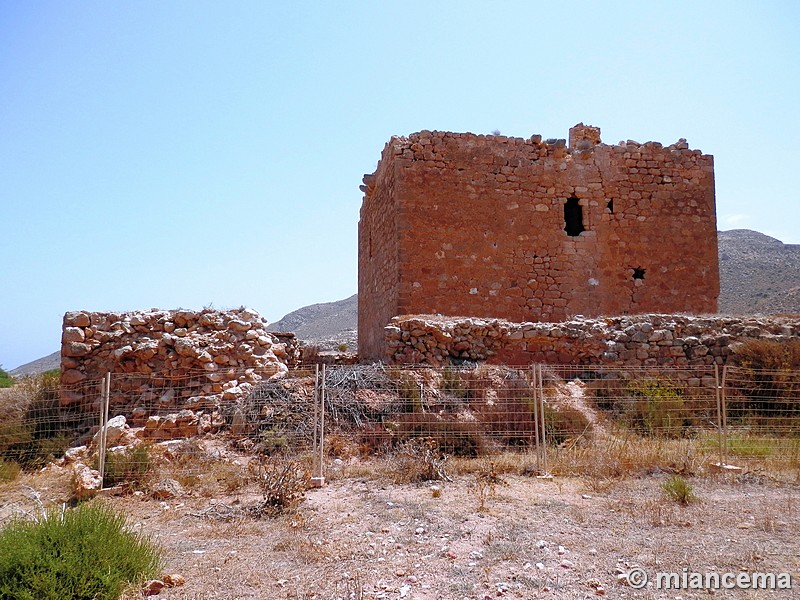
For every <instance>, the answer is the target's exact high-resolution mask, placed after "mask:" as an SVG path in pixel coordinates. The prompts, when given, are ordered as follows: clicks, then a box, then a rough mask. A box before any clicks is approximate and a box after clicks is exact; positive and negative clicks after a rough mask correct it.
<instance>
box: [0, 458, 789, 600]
mask: <svg viewBox="0 0 800 600" xmlns="http://www.w3.org/2000/svg"><path fill="white" fill-rule="evenodd" d="M344 475H346V474H345V473H342V474H340V476H339V477H340V478H338V479H334V480H333V481H330V482H329V483H328V484H327V485H326V486H325V487H323V488H321V489H316V490H311V491H309V492H308V494H307V498H306V501H305V502H304V503H302V504H301V506H300V508H299V510H298V511H297V512H296V513H295V514H292V515H284V516H281V517H278V518H272V519H270V518H264V519H253V518H251V517H245V516H241V515H240V514H239V516H237V513H238V512H240V511H238V507H244V506H248V505H250V504H252V503H253V502H254V501H255V500H256V499H257V496H256V495H255V493H254V492H255V491H254V490H253V489H252V488H247V487H245V488H242V489H240V490H238V491H237V492H236V493H234V494H232V495H230V496H220V497H216V498H211V497H205V496H202V495H198V494H195V493H193V492H188V493H187V494H185V495H183V496H181V497H177V498H173V499H171V500H168V501H158V500H155V499H152V498H150V497H148V496H147V495H146V494H143V495H139V496H133V495H128V496H124V497H114V498H109V499H107V500H106V501H108V502H111V503H112V504H113V505H114V506H115V507H116V508H118V509H119V510H122V511H124V512H125V513H126V514H127V515H128V518H129V524H130V526H131V527H132V528H133V529H134V530H136V531H140V532H142V533H144V534H146V535H149V536H152V537H153V539H155V540H156V541H157V542H158V543H159V544H161V545H162V547H163V548H164V553H165V554H164V558H165V567H166V568H165V572H167V573H180V574H181V575H183V576H184V577H185V578H186V584H185V585H184V586H181V587H176V588H171V589H165V590H164V591H162V592H161V594H160V595H159V596H157V597H159V598H165V599H167V598H169V599H172V600H177V599H189V598H191V599H198V600H199V599H201V598H203V599H205V598H209V599H212V598H219V599H226V600H235V599H245V598H248V599H249V598H291V599H294V598H321V599H327V600H332V599H336V598H342V599H345V598H386V599H399V598H407V599H409V600H411V599H418V600H423V599H424V600H428V599H439V598H441V599H450V598H452V599H481V600H483V599H486V598H597V597H600V592H602V595H603V596H604V597H608V598H648V599H649V598H652V599H655V598H670V599H675V600H677V599H679V598H683V599H688V598H707V597H708V596H709V595H710V594H709V592H708V591H706V590H702V591H698V590H656V589H654V588H653V587H649V588H645V589H643V590H635V589H632V588H631V587H630V586H629V585H625V581H624V579H625V577H624V574H625V573H628V572H630V571H631V569H633V568H636V567H641V568H643V569H645V570H646V571H647V572H648V574H650V575H651V577H654V576H655V573H656V572H657V571H660V572H673V571H674V572H678V573H681V572H682V570H683V569H687V570H688V571H690V572H718V573H724V572H735V573H738V572H740V571H744V572H776V573H780V572H790V573H791V574H792V576H793V578H794V584H795V588H796V589H795V590H790V591H775V592H766V591H752V590H750V591H745V590H719V591H716V592H715V593H714V594H713V595H714V596H715V597H720V598H761V597H775V598H798V597H800V574H799V573H798V571H800V542H798V534H800V487H799V486H797V485H788V484H779V483H775V482H772V481H770V480H767V479H762V478H758V477H755V476H743V477H739V478H738V479H726V478H722V477H719V478H713V477H704V478H692V479H690V481H691V483H692V484H693V486H694V490H695V492H696V494H697V496H698V501H697V502H694V503H692V504H690V505H688V506H682V505H679V504H676V503H675V502H673V501H671V500H668V499H666V498H665V496H664V493H663V491H662V489H661V487H660V486H661V483H662V482H663V480H664V479H665V477H666V476H649V477H646V478H627V479H623V480H604V481H602V482H600V481H596V480H591V479H579V478H554V479H549V480H548V479H538V478H535V477H524V476H518V475H502V476H501V480H502V481H499V482H498V483H497V484H496V485H494V486H493V487H492V486H488V487H487V486H484V487H483V488H481V487H480V486H478V485H477V481H478V480H477V478H476V476H475V475H474V474H464V475H458V476H456V477H455V478H454V481H453V482H441V483H437V484H435V485H436V486H438V488H439V490H440V495H439V497H436V493H435V491H434V488H433V487H432V486H433V485H434V484H431V483H420V484H404V485H398V484H393V483H389V482H387V481H385V480H383V481H382V480H381V479H374V478H372V477H369V478H362V477H354V476H347V477H345V476H344ZM63 479H64V478H63V477H61V478H60V479H59V478H58V477H54V476H50V477H49V479H47V478H45V476H44V475H36V476H25V477H22V478H20V479H19V480H18V481H17V482H15V483H14V484H6V486H4V487H3V488H2V489H0V520H1V519H3V518H7V517H8V516H9V515H11V514H22V513H23V512H24V511H25V510H29V511H32V510H33V508H34V506H35V504H36V503H37V500H36V498H39V499H40V500H41V501H43V502H44V503H49V502H51V501H56V500H57V499H58V496H59V494H61V493H62V492H63V484H64V481H63ZM481 490H482V491H481ZM598 588H599V589H598ZM130 597H131V598H132V597H134V596H130Z"/></svg>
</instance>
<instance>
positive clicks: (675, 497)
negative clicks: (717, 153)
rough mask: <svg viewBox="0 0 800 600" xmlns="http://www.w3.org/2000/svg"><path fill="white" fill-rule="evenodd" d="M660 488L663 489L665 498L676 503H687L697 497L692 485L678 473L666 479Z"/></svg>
mask: <svg viewBox="0 0 800 600" xmlns="http://www.w3.org/2000/svg"><path fill="white" fill-rule="evenodd" d="M661 489H662V490H664V493H665V494H666V495H667V498H669V499H670V500H672V501H674V502H677V503H678V504H683V505H687V504H689V503H690V502H694V501H695V500H696V499H697V496H695V495H694V490H693V488H692V485H691V484H690V483H689V482H688V481H686V480H685V479H684V478H683V477H681V476H679V475H673V476H672V477H670V478H669V479H667V480H666V481H665V482H664V483H662V484H661Z"/></svg>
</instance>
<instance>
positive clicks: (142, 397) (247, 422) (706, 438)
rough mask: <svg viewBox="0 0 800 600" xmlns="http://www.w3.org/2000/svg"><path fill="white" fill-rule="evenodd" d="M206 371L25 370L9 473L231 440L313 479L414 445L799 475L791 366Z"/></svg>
mask: <svg viewBox="0 0 800 600" xmlns="http://www.w3.org/2000/svg"><path fill="white" fill-rule="evenodd" d="M207 375H208V374H207V373H182V374H181V375H180V376H170V377H166V376H164V375H162V374H157V373H153V374H126V373H113V374H110V375H109V376H108V377H107V378H102V379H98V380H85V381H82V382H80V383H77V384H74V385H70V386H59V385H58V381H57V380H42V379H31V380H27V381H24V382H22V383H20V384H18V385H17V386H15V387H14V388H12V389H10V390H4V391H3V394H2V396H0V401H2V411H3V412H2V414H3V420H2V423H1V424H0V461H2V462H0V477H5V478H8V477H9V476H10V475H11V474H13V473H15V472H18V471H19V470H20V469H22V470H30V469H36V468H41V467H42V466H44V465H45V464H47V463H48V462H49V461H52V460H57V459H59V458H60V457H62V456H64V454H65V452H66V453H67V457H68V459H70V460H80V461H83V462H85V463H86V464H87V465H89V466H90V467H91V468H94V469H98V468H101V467H102V468H101V469H100V470H101V471H102V473H103V475H104V476H105V477H106V478H107V479H106V481H105V482H104V483H105V484H106V485H110V484H113V483H116V482H119V481H125V480H126V478H127V479H130V478H131V477H132V476H133V475H134V474H135V473H136V471H137V469H139V470H141V469H143V468H145V467H146V463H147V461H148V454H147V453H148V448H152V447H154V446H156V445H158V446H159V447H160V448H162V450H163V452H166V455H167V459H168V460H171V461H173V463H174V464H175V467H176V471H180V472H181V473H182V475H183V476H184V477H200V476H202V475H204V474H206V473H207V472H211V471H214V472H215V473H216V474H215V477H220V476H224V473H223V475H220V473H221V471H220V465H223V464H228V463H230V462H231V461H232V460H234V459H233V458H231V455H230V452H229V451H230V450H231V449H233V450H235V451H238V452H239V453H241V454H244V455H248V456H256V457H274V456H282V457H295V458H299V459H302V460H304V461H306V462H307V463H308V464H309V465H310V467H311V469H312V470H313V474H314V476H316V477H322V476H324V474H325V470H326V466H328V465H330V464H331V462H332V461H338V463H342V462H343V461H344V462H358V461H365V460H367V459H369V458H370V457H375V456H378V457H380V456H386V455H390V454H392V453H402V452H406V453H408V452H410V451H411V452H412V453H413V452H416V453H417V454H420V453H422V454H424V453H425V452H427V453H428V454H429V455H430V456H434V457H436V456H439V457H455V459H457V460H460V459H462V458H463V459H470V458H480V459H487V460H490V461H497V462H498V463H501V462H503V463H505V464H513V465H516V467H517V468H518V469H519V471H520V472H525V473H530V474H540V475H546V474H570V473H576V474H579V473H580V474H590V475H593V476H595V475H596V476H602V477H613V476H616V475H621V474H624V473H628V472H633V471H637V472H639V471H644V472H646V471H652V470H662V471H672V472H686V473H694V472H698V471H702V470H704V469H705V470H713V469H726V468H729V467H728V465H734V466H741V467H745V468H747V469H749V470H753V469H765V470H769V471H770V472H774V473H784V472H787V473H790V474H793V475H792V476H793V477H794V478H797V477H798V476H800V372H798V371H794V370H780V371H767V370H756V369H748V368H743V367H719V368H711V369H709V368H657V369H654V368H619V367H606V366H599V365H593V366H557V365H531V366H525V367H508V366H491V365H486V364H480V365H476V364H465V365H460V366H446V367H442V368H430V367H418V366H415V367H395V366H387V365H381V364H376V365H350V366H328V367H324V366H315V367H314V368H313V369H312V368H306V369H296V370H293V371H290V372H289V374H288V376H287V377H284V378H282V379H279V380H274V381H270V380H267V379H266V378H265V379H261V378H260V377H259V376H258V373H257V372H254V371H253V370H248V371H243V372H242V373H229V374H228V375H229V378H228V380H227V383H225V384H224V385H219V386H216V387H211V386H209V381H208V379H207ZM260 379H261V380H260ZM120 415H122V416H124V417H125V422H124V423H123V422H122V420H120V419H119V416H120ZM115 417H116V419H115ZM98 432H102V433H101V435H98ZM187 439H188V440H192V441H191V443H189V442H185V441H182V440H187ZM81 445H87V446H88V448H87V449H85V450H82V449H80V448H79V446H81ZM198 456H202V459H201V460H188V458H191V457H194V458H195V459H196V458H197V457H198ZM139 463H142V464H139ZM222 470H223V471H224V469H222Z"/></svg>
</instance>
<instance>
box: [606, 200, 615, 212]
mask: <svg viewBox="0 0 800 600" xmlns="http://www.w3.org/2000/svg"><path fill="white" fill-rule="evenodd" d="M606 208H608V212H610V213H611V214H612V215H613V214H614V200H613V198H612V199H611V200H609V201H608V204H606Z"/></svg>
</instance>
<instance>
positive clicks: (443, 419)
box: [393, 413, 486, 457]
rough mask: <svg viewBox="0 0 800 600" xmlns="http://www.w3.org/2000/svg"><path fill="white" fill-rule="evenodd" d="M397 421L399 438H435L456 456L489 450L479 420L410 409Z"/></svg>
mask: <svg viewBox="0 0 800 600" xmlns="http://www.w3.org/2000/svg"><path fill="white" fill-rule="evenodd" d="M393 425H394V426H395V429H396V433H397V439H399V440H407V439H409V438H415V437H421V438H431V439H433V440H435V441H436V443H437V444H438V447H439V449H440V450H441V451H442V452H444V453H446V454H452V455H455V456H473V457H475V456H482V455H483V454H485V453H486V440H485V439H484V437H483V435H481V427H480V424H479V423H478V422H477V421H466V420H459V419H458V417H457V416H456V415H441V414H437V413H410V414H404V415H399V416H398V417H397V418H396V420H395V422H394V423H393Z"/></svg>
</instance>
